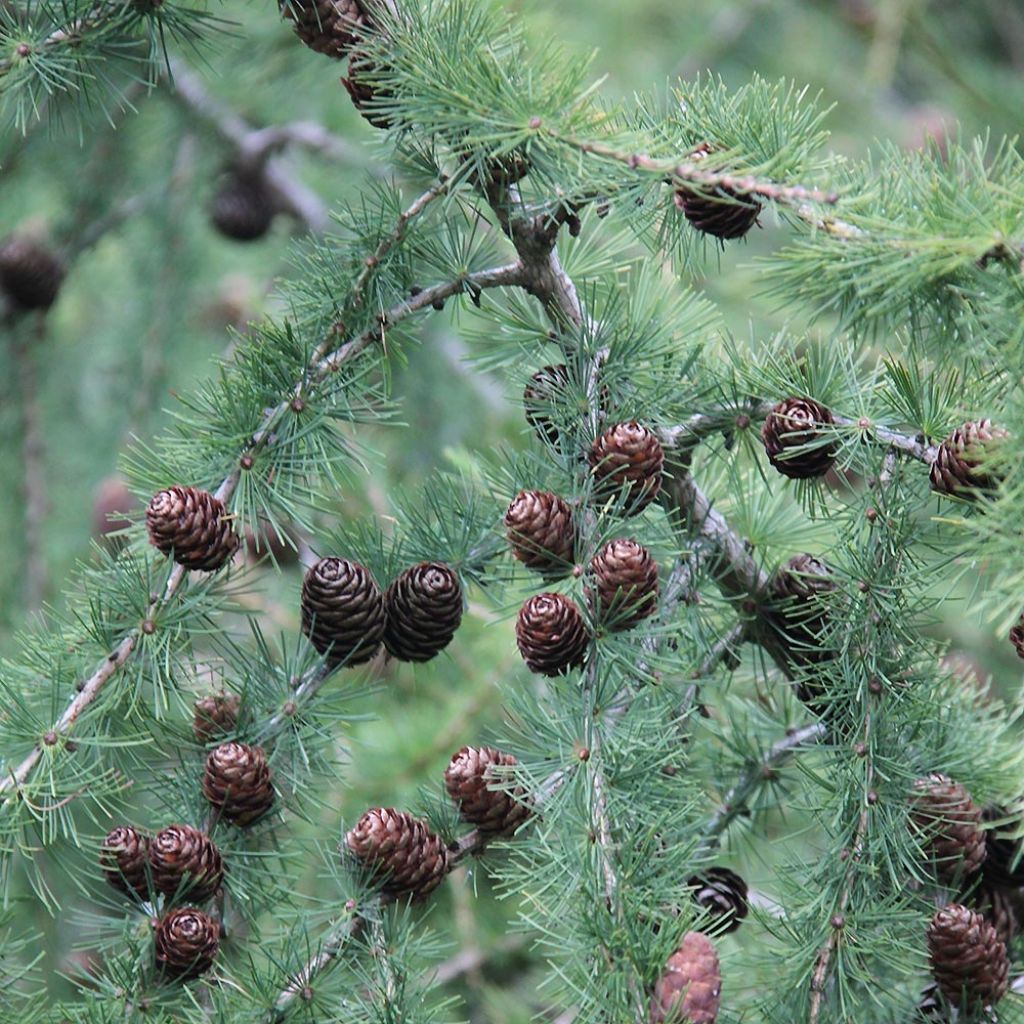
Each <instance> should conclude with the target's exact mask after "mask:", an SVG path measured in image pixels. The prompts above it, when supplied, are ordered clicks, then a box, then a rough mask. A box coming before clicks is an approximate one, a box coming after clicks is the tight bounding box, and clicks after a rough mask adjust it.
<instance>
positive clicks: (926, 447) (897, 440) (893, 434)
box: [832, 416, 939, 466]
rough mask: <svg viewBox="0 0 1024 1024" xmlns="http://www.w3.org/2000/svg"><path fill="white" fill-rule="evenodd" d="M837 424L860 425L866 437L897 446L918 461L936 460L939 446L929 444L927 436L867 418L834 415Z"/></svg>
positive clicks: (867, 439)
mask: <svg viewBox="0 0 1024 1024" xmlns="http://www.w3.org/2000/svg"><path fill="white" fill-rule="evenodd" d="M832 418H833V420H834V421H835V423H836V425H837V426H840V427H859V428H860V429H861V430H862V431H863V432H864V439H865V440H866V441H869V442H872V443H874V444H879V445H885V446H888V447H889V448H895V449H896V450H897V451H901V452H903V454H904V455H909V456H910V457H911V458H912V459H917V460H918V462H924V463H926V464H928V465H929V466H930V465H931V464H932V463H933V462H934V461H935V456H936V455H938V452H939V446H938V445H936V444H929V443H928V440H927V438H925V437H922V436H921V435H918V436H916V437H914V436H911V435H910V434H901V433H900V432H899V431H898V430H890V429H889V428H888V427H880V426H878V425H877V424H875V423H870V422H868V421H866V420H851V419H847V418H846V417H845V416H833V417H832Z"/></svg>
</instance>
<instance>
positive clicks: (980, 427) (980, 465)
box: [930, 419, 1010, 498]
mask: <svg viewBox="0 0 1024 1024" xmlns="http://www.w3.org/2000/svg"><path fill="white" fill-rule="evenodd" d="M1009 436H1010V434H1009V431H1007V430H1005V429H1004V428H1003V427H999V426H995V425H994V424H993V423H992V421H991V420H987V419H984V420H975V421H972V422H969V423H965V424H963V426H960V427H957V428H956V430H954V431H953V433H952V434H950V435H949V437H947V438H946V440H945V441H943V442H942V444H940V445H939V450H938V453H937V455H936V456H935V461H934V462H933V463H932V468H931V472H930V478H931V482H932V490H933V491H938V493H939V494H949V495H955V496H956V497H959V498H976V497H978V495H980V494H991V493H992V492H993V491H994V490H995V489H996V488H997V487H998V486H999V480H1000V474H999V471H998V470H997V469H996V468H994V467H992V466H991V465H989V464H988V462H989V460H990V459H991V457H992V456H993V455H994V454H995V452H996V451H997V450H998V449H999V447H1000V446H1001V445H1002V444H1003V443H1004V442H1005V441H1006V439H1007V438H1008V437H1009Z"/></svg>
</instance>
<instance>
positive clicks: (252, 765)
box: [203, 743, 274, 827]
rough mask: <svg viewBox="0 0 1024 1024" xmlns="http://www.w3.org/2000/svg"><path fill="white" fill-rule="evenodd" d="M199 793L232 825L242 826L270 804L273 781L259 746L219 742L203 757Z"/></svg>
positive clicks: (249, 822) (250, 822)
mask: <svg viewBox="0 0 1024 1024" xmlns="http://www.w3.org/2000/svg"><path fill="white" fill-rule="evenodd" d="M203 796H205V797H206V799H207V800H209V801H210V804H211V805H212V806H213V807H216V808H217V809H218V810H219V811H220V813H221V814H222V815H223V816H224V817H225V818H227V820H228V821H230V822H231V823H232V824H234V825H239V826H241V827H244V826H246V825H251V824H252V823H253V822H254V821H255V820H256V819H257V818H261V817H262V816H263V815H264V814H266V813H267V811H269V810H270V808H271V807H273V806H274V783H273V775H272V773H271V771H270V766H269V765H268V764H267V757H266V754H264V753H263V748H262V747H250V746H248V745H247V744H245V743H222V744H221V745H220V746H219V747H214V749H213V750H211V751H210V753H209V755H208V756H207V758H206V771H205V773H204V774H203Z"/></svg>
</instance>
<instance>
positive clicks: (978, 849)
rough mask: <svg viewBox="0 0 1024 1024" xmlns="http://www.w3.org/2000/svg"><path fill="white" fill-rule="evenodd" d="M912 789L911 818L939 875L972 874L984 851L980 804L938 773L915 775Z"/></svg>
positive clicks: (950, 878)
mask: <svg viewBox="0 0 1024 1024" xmlns="http://www.w3.org/2000/svg"><path fill="white" fill-rule="evenodd" d="M913 790H914V791H913V796H912V797H911V822H912V824H913V825H914V826H915V827H916V828H917V829H918V830H919V831H920V832H921V833H922V836H923V839H924V845H925V850H926V852H927V854H928V856H929V857H930V859H931V860H932V861H933V862H934V864H935V870H936V872H937V874H938V876H939V878H940V879H942V880H943V881H952V880H953V879H955V878H958V877H959V878H966V877H968V876H969V875H973V874H974V873H975V872H976V871H977V870H978V869H979V868H980V867H981V865H982V862H983V861H984V860H985V853H986V850H985V832H984V830H983V829H982V828H981V808H980V807H979V806H978V805H977V804H976V803H975V802H974V801H973V800H972V799H971V795H970V793H968V792H967V790H966V789H964V787H963V786H961V785H960V783H959V782H954V781H953V780H952V779H950V778H948V777H947V776H945V775H941V774H938V773H934V774H932V775H929V776H928V777H927V778H923V779H917V780H916V781H915V782H914V787H913Z"/></svg>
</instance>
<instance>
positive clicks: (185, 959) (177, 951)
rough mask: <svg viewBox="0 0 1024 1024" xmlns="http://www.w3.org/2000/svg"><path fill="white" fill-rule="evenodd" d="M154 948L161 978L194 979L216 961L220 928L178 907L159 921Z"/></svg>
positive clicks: (198, 912)
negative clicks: (162, 976) (163, 976)
mask: <svg viewBox="0 0 1024 1024" xmlns="http://www.w3.org/2000/svg"><path fill="white" fill-rule="evenodd" d="M154 945H155V948H156V965H157V969H158V970H159V971H160V972H161V973H162V974H163V975H165V976H166V977H168V978H173V979H177V980H178V981H188V980H190V979H192V978H198V977H199V975H201V974H205V973H206V972H207V971H208V970H209V969H210V968H211V967H212V966H213V961H214V960H215V959H216V958H217V951H218V949H219V948H220V925H219V924H218V923H217V922H216V921H215V920H214V919H213V918H212V917H210V916H209V915H208V914H204V913H203V912H202V911H201V910H197V909H196V908H195V907H179V908H178V909H177V910H172V911H170V913H168V914H165V915H164V916H163V917H162V918H161V919H160V923H159V924H158V925H157V926H156V937H155V940H154Z"/></svg>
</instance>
